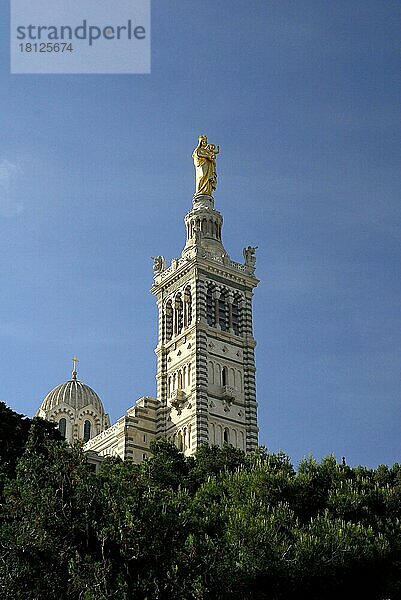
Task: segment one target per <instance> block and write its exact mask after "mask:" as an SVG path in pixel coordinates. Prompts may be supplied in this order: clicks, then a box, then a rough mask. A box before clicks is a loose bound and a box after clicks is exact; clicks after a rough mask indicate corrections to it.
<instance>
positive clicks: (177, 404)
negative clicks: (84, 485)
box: [152, 136, 258, 455]
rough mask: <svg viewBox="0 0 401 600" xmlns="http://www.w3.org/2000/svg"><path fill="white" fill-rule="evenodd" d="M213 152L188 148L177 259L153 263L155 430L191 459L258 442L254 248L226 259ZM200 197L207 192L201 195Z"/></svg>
mask: <svg viewBox="0 0 401 600" xmlns="http://www.w3.org/2000/svg"><path fill="white" fill-rule="evenodd" d="M218 152H219V149H218V148H217V150H215V146H213V145H211V144H207V138H206V136H200V138H199V144H198V147H197V148H196V149H195V150H194V154H193V157H194V163H195V169H196V191H195V195H194V197H193V200H192V210H190V211H189V212H188V213H187V215H186V216H185V220H184V221H185V230H186V243H185V247H184V249H183V251H182V253H181V257H180V258H178V259H173V260H172V263H171V266H169V267H168V268H166V264H165V260H164V258H163V257H162V256H158V257H156V258H155V259H154V283H153V287H152V293H153V294H154V295H155V296H156V299H157V306H158V344H157V347H156V350H155V352H156V356H157V400H158V410H157V423H156V427H157V431H156V436H157V437H160V436H166V437H167V438H168V439H170V440H171V441H173V442H175V444H176V445H177V446H178V447H179V448H180V449H182V450H183V451H184V452H185V454H186V455H191V454H193V453H194V452H195V450H196V448H197V447H198V446H199V444H201V443H202V442H208V443H209V444H217V445H219V446H221V445H222V444H224V442H228V443H230V444H232V445H233V446H236V447H238V448H241V449H243V450H246V451H248V452H249V451H251V450H253V449H255V448H256V446H257V444H258V425H257V402H256V390H255V359H254V349H255V345H256V342H255V340H254V337H253V332H252V296H253V289H254V288H255V287H256V286H257V284H258V280H257V279H256V277H255V274H254V272H255V248H252V247H250V246H249V247H248V248H245V249H244V251H243V254H244V259H245V263H244V264H240V263H237V262H234V261H232V260H231V259H230V257H229V255H228V253H227V252H226V250H225V248H224V246H223V243H222V238H221V232H222V225H223V217H222V215H221V214H220V212H218V211H217V210H216V209H215V207H214V198H213V196H212V191H213V190H214V189H215V187H216V181H217V178H216V168H215V167H216V159H215V156H216V154H218ZM205 192H206V193H205Z"/></svg>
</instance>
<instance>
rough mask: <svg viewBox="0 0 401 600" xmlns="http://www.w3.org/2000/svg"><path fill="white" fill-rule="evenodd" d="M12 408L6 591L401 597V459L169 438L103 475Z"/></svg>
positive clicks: (274, 599)
mask: <svg viewBox="0 0 401 600" xmlns="http://www.w3.org/2000/svg"><path fill="white" fill-rule="evenodd" d="M0 408H1V410H2V411H3V412H2V415H4V416H5V419H4V420H3V419H2V421H1V425H0V432H1V433H0V434H1V436H3V437H2V438H1V439H2V440H3V443H2V446H3V444H4V440H8V442H7V443H6V447H5V448H4V447H3V448H2V451H1V453H0V461H1V464H2V466H3V467H4V466H5V469H3V480H4V489H3V491H2V499H1V512H0V597H1V598H4V599H5V600H8V599H10V600H11V598H12V599H15V598H17V599H19V598H21V599H27V600H39V599H40V600H41V599H43V598H49V599H53V598H58V599H60V600H64V599H65V600H67V599H68V600H72V599H78V598H82V599H85V600H106V599H115V600H117V599H118V600H125V599H127V600H128V599H131V598H135V599H143V600H145V599H147V600H151V599H158V598H160V599H162V600H164V599H166V600H169V599H188V600H189V599H225V598H227V599H228V598H232V599H245V600H246V599H251V598H261V599H266V600H267V599H269V600H292V599H294V600H295V599H301V598H306V599H308V600H315V599H316V600H317V599H319V600H321V598H325V600H331V599H333V600H334V599H336V600H337V599H338V598H342V599H348V598H350V599H351V598H353V599H355V598H363V599H364V600H384V599H387V598H390V599H391V600H394V599H398V598H400V597H401V577H400V566H401V564H400V558H401V522H400V509H401V467H400V465H398V464H396V465H394V466H393V467H387V466H385V465H382V466H380V467H378V468H377V469H368V468H365V467H356V468H351V467H348V466H345V465H342V464H338V463H337V461H336V460H335V458H334V457H333V456H329V457H327V458H324V459H323V460H322V461H320V462H317V461H316V460H314V459H313V458H308V459H305V460H304V461H302V463H301V464H300V465H299V467H298V469H297V470H295V469H294V468H293V466H292V465H291V461H290V459H289V458H288V457H287V456H286V455H284V454H282V453H278V454H272V453H268V452H267V451H266V449H264V448H259V449H258V450H257V451H256V452H255V453H253V454H251V455H245V454H244V453H243V452H241V451H239V450H238V449H235V448H233V447H231V446H228V445H226V446H224V447H223V448H218V447H209V446H207V445H204V446H202V447H200V448H199V450H198V451H197V453H196V455H195V457H192V458H185V457H184V456H183V454H182V453H180V452H179V451H178V450H177V449H176V448H175V446H172V445H171V444H169V443H167V442H166V441H165V440H161V441H158V442H156V443H155V444H154V445H153V456H152V457H151V458H149V459H147V460H145V461H144V462H143V463H142V464H140V465H136V464H133V463H132V462H128V461H127V462H122V461H120V460H118V459H116V458H108V459H106V460H104V462H103V463H102V465H101V468H100V470H99V472H98V473H94V472H93V471H92V469H91V466H90V465H89V464H88V462H87V460H86V457H85V454H84V453H83V450H82V447H81V446H79V445H76V446H69V445H67V444H66V443H65V442H63V441H62V440H60V439H56V438H57V434H54V427H53V426H52V425H50V424H48V425H44V424H43V422H37V421H29V420H26V422H25V421H24V420H23V419H22V417H21V416H20V415H16V414H15V413H12V411H10V412H9V413H7V410H8V409H6V408H5V407H4V405H3V406H1V407H0ZM19 417H21V418H19ZM13 419H14V421H13ZM21 419H22V420H21ZM13 423H14V425H15V427H13V425H12V424H13ZM11 448H14V449H15V456H16V457H17V460H15V464H14V465H12V460H11V458H10V453H11V454H12V451H11Z"/></svg>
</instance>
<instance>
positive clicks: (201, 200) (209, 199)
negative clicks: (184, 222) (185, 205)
mask: <svg viewBox="0 0 401 600" xmlns="http://www.w3.org/2000/svg"><path fill="white" fill-rule="evenodd" d="M192 204H193V207H194V210H196V209H199V208H206V209H209V210H210V209H214V198H213V196H209V195H207V194H195V195H194V197H193V199H192Z"/></svg>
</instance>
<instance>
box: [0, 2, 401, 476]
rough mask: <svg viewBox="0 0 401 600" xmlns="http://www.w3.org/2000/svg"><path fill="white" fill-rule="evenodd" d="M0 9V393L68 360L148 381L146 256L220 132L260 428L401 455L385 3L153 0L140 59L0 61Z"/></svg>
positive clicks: (349, 452) (116, 412) (109, 395)
mask: <svg viewBox="0 0 401 600" xmlns="http://www.w3.org/2000/svg"><path fill="white" fill-rule="evenodd" d="M1 11H2V12H1V14H0V16H1V18H0V23H1V26H0V34H1V35H0V40H1V42H0V44H1V53H0V77H1V82H0V83H1V87H0V131H1V136H0V273H1V282H2V285H1V294H0V315H1V319H0V356H1V362H0V365H1V366H0V375H1V386H0V399H1V400H3V401H5V402H6V403H7V404H9V405H10V406H11V407H12V408H14V409H15V410H17V411H19V412H22V413H25V414H27V415H32V414H33V413H34V412H35V411H36V409H37V408H38V406H39V404H40V402H41V400H42V399H43V397H44V396H45V395H46V393H47V392H48V391H49V390H50V389H51V388H53V387H54V386H56V385H57V384H59V383H61V382H63V381H65V380H66V379H68V378H69V374H70V370H71V361H70V359H71V357H72V356H73V354H74V353H76V354H77V355H78V357H79V359H80V363H79V377H80V379H81V380H82V381H84V382H86V383H87V384H89V385H90V386H91V387H93V388H94V389H95V390H96V391H97V392H98V394H99V395H100V397H101V398H102V400H103V402H104V404H105V406H106V409H107V410H108V412H109V413H110V416H111V419H112V421H114V420H115V419H117V418H118V417H119V416H120V415H121V414H123V413H124V412H125V410H126V409H127V408H128V407H129V406H131V405H132V404H133V403H134V401H135V399H136V398H138V397H140V396H141V395H146V394H149V395H152V394H154V393H155V377H154V376H155V355H154V347H155V345H156V306H155V302H154V299H153V297H152V296H151V295H150V293H149V289H150V286H151V283H152V262H151V260H150V257H151V256H154V255H156V254H163V255H165V256H166V258H167V259H168V260H170V259H171V258H174V257H177V256H179V254H180V252H181V250H182V247H183V245H184V240H185V231H184V225H183V217H184V215H185V213H186V212H187V211H188V210H189V209H190V207H191V198H192V193H193V186H194V174H193V165H192V160H191V153H192V150H193V148H194V146H195V145H196V141H197V136H198V134H200V133H206V134H208V136H209V139H210V141H212V142H214V143H217V144H220V146H221V155H220V156H219V160H218V175H219V185H218V189H217V191H216V194H215V202H216V207H217V208H218V209H219V210H220V211H221V212H222V213H223V215H224V218H225V223H224V228H223V238H224V243H225V246H226V248H227V250H228V252H229V253H230V255H231V257H232V258H233V259H234V260H242V248H243V247H244V246H247V245H249V244H250V245H255V246H256V245H257V246H259V249H258V255H257V259H258V264H257V275H258V277H259V279H260V280H261V283H260V285H259V287H258V289H257V290H256V293H255V300H254V321H255V337H256V339H257V341H258V346H257V350H256V360H257V385H258V388H257V391H258V400H259V422H260V442H261V443H263V444H265V445H266V446H267V447H268V448H269V449H271V450H274V451H275V450H279V449H282V450H284V451H285V452H287V453H288V454H289V455H290V456H291V458H292V459H293V461H294V463H295V464H296V463H297V462H298V461H299V460H300V458H302V457H303V456H307V455H309V454H310V453H312V454H313V455H314V456H316V457H317V458H321V457H322V456H325V455H327V454H329V453H330V452H334V453H335V454H336V456H337V457H338V458H339V459H341V456H343V455H345V456H346V457H347V460H348V462H349V463H350V464H353V465H355V464H360V463H361V464H367V465H372V466H375V465H377V464H379V463H393V462H396V461H399V460H400V451H401V444H400V423H401V408H400V407H401V402H400V392H401V389H400V388H401V386H400V366H401V358H400V352H399V349H400V341H401V340H400V337H401V334H400V332H401V327H400V325H401V313H400V266H399V265H400V220H401V218H400V217H401V210H400V189H401V185H400V184H401V181H400V180H401V176H400V165H401V161H400V158H401V157H400V88H401V85H400V83H401V82H400V79H401V76H400V73H401V70H400V66H401V65H400V62H401V61H400V50H401V41H400V35H399V31H400V25H401V5H400V4H399V2H395V1H394V2H392V1H391V0H388V1H386V2H379V1H375V2H372V1H369V0H368V1H366V0H364V1H351V2H349V1H342V0H339V1H337V2H331V1H325V0H320V1H307V0H305V1H302V0H301V1H297V2H296V1H289V0H280V1H274V2H273V1H269V0H263V1H262V0H250V1H249V2H239V1H237V0H230V1H228V0H219V2H215V1H213V0H203V2H195V1H194V0H175V1H174V0H170V1H169V2H167V1H162V0H159V1H158V0H153V3H152V73H151V74H150V75H118V76H113V75H104V76H102V75H68V76H63V75H10V74H9V49H8V19H9V15H8V12H7V10H6V7H4V5H2V8H1Z"/></svg>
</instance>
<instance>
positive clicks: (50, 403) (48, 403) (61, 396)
mask: <svg viewBox="0 0 401 600" xmlns="http://www.w3.org/2000/svg"><path fill="white" fill-rule="evenodd" d="M60 404H66V405H67V406H70V407H71V408H73V409H74V410H80V409H81V408H85V406H89V405H91V406H93V407H94V408H95V409H96V410H97V411H98V412H99V413H100V414H102V413H104V409H103V404H102V401H101V400H100V398H99V396H98V395H97V394H96V392H95V391H94V390H92V388H90V387H89V386H88V385H86V384H85V383H82V382H81V381H78V380H77V379H74V378H73V379H70V380H69V381H66V382H65V383H62V384H61V385H58V386H57V387H55V388H54V389H53V390H51V392H49V393H48V394H47V396H46V398H45V399H44V400H43V402H42V404H41V405H40V410H41V411H43V412H45V413H48V412H49V411H51V410H52V409H53V408H55V407H56V406H60Z"/></svg>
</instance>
